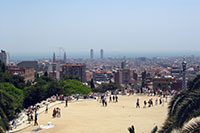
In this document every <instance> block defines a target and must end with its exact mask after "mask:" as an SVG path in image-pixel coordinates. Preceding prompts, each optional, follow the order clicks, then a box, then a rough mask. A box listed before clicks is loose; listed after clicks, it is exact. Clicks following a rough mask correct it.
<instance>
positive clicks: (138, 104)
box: [136, 98, 140, 108]
mask: <svg viewBox="0 0 200 133" xmlns="http://www.w3.org/2000/svg"><path fill="white" fill-rule="evenodd" d="M136 108H140V99H139V98H138V99H137V102H136Z"/></svg>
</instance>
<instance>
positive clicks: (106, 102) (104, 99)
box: [104, 97, 107, 107]
mask: <svg viewBox="0 0 200 133" xmlns="http://www.w3.org/2000/svg"><path fill="white" fill-rule="evenodd" d="M104 101H105V107H107V99H106V97H105V98H104Z"/></svg>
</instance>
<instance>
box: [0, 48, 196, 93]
mask: <svg viewBox="0 0 200 133" xmlns="http://www.w3.org/2000/svg"><path fill="white" fill-rule="evenodd" d="M99 55H100V56H99V57H100V58H94V52H93V49H91V50H90V58H67V55H66V52H64V53H63V58H58V59H57V58H56V54H55V53H53V54H52V59H44V60H42V59H36V60H32V61H31V60H29V61H27V60H25V61H10V60H9V54H8V53H7V52H5V51H3V50H2V51H1V60H2V62H4V63H5V64H6V65H8V66H9V69H8V73H12V74H15V75H20V76H22V77H24V81H25V82H27V81H30V82H32V81H34V78H35V77H34V73H35V72H36V73H38V74H39V75H42V74H44V73H45V72H47V73H48V75H49V76H50V77H51V78H54V79H57V80H60V79H62V78H64V77H66V76H69V75H74V76H75V75H78V76H79V77H80V79H81V81H82V82H83V83H86V84H87V83H89V82H90V81H91V79H93V80H94V82H95V86H97V87H98V86H99V85H101V84H108V83H110V82H115V83H117V84H119V85H121V86H123V87H124V88H132V89H133V88H134V89H140V88H141V87H142V88H149V89H156V88H163V89H172V90H180V89H181V88H182V86H183V84H185V83H184V82H187V80H191V79H193V78H195V76H196V75H198V74H199V72H200V58H199V57H195V56H188V57H154V58H147V57H138V58H125V57H124V58H104V53H103V49H101V50H100V54H99ZM184 62H185V65H186V66H185V70H184V71H183V65H184V64H183V63H184ZM183 72H185V73H186V75H185V77H186V79H184V81H183ZM185 87H187V86H185ZM185 87H184V88H185Z"/></svg>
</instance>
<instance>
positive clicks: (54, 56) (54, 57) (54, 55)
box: [53, 52, 56, 62]
mask: <svg viewBox="0 0 200 133" xmlns="http://www.w3.org/2000/svg"><path fill="white" fill-rule="evenodd" d="M53 62H56V54H55V52H54V53H53Z"/></svg>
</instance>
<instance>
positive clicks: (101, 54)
mask: <svg viewBox="0 0 200 133" xmlns="http://www.w3.org/2000/svg"><path fill="white" fill-rule="evenodd" d="M100 57H101V59H103V49H101V50H100Z"/></svg>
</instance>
